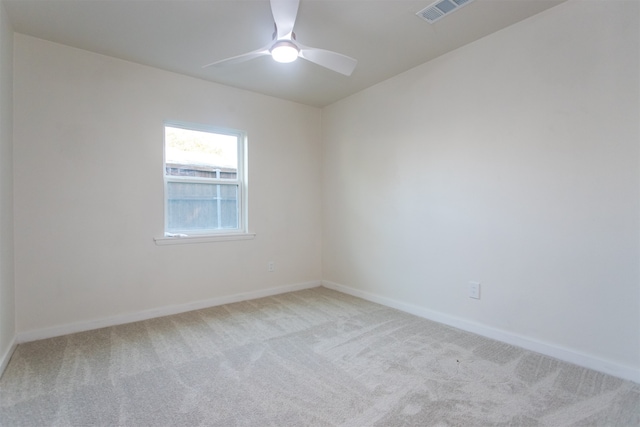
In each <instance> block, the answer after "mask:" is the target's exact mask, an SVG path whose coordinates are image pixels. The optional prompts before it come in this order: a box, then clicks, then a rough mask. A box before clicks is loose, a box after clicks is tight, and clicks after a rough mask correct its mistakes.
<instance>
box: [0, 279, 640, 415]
mask: <svg viewBox="0 0 640 427" xmlns="http://www.w3.org/2000/svg"><path fill="white" fill-rule="evenodd" d="M0 411H1V412H0V424H1V425H3V426H14V425H16V426H18V425H24V426H47V425H51V426H67V425H73V426H92V425H105V426H116V425H123V426H165V425H174V426H208V425H213V426H225V427H227V426H355V427H360V426H489V425H504V426H506V425H512V426H537V425H540V426H590V425H592V426H608V425H616V426H638V425H640V385H638V384H635V383H632V382H628V381H623V380H620V379H617V378H614V377H611V376H608V375H604V374H601V373H598V372H594V371H591V370H588V369H584V368H580V367H577V366H573V365H570V364H567V363H563V362H560V361H558V360H555V359H552V358H549V357H546V356H542V355H540V354H536V353H532V352H529V351H525V350H522V349H519V348H516V347H513V346H510V345H506V344H503V343H499V342H496V341H492V340H489V339H485V338H482V337H479V336H476V335H473V334H469V333H466V332H461V331H458V330H456V329H453V328H450V327H447V326H442V325H439V324H437V323H433V322H430V321H427V320H424V319H421V318H418V317H415V316H411V315H408V314H405V313H402V312H399V311H396V310H392V309H389V308H385V307H382V306H380V305H376V304H372V303H369V302H367V301H363V300H360V299H358V298H353V297H351V296H348V295H344V294H341V293H338V292H335V291H331V290H328V289H325V288H316V289H311V290H305V291H300V292H293V293H288V294H283V295H278V296H274V297H269V298H263V299H259V300H253V301H247V302H242V303H236V304H229V305H225V306H220V307H214V308H209V309H204V310H198V311H193V312H189V313H184V314H180V315H175V316H169V317H163V318H159V319H154V320H148V321H144V322H137V323H132V324H128V325H123V326H115V327H109V328H104V329H99V330H96V331H91V332H83V333H78V334H73V335H68V336H64V337H59V338H52V339H47V340H42V341H37V342H32V343H28V344H22V345H20V346H18V349H17V350H16V352H15V354H14V356H13V358H12V360H11V362H10V363H9V366H8V367H7V370H6V372H5V374H4V376H3V377H2V379H1V380H0Z"/></svg>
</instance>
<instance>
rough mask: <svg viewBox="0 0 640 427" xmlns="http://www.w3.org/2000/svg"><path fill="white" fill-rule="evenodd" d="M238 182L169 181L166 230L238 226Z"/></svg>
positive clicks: (196, 229)
mask: <svg viewBox="0 0 640 427" xmlns="http://www.w3.org/2000/svg"><path fill="white" fill-rule="evenodd" d="M238 212H239V206H238V186H237V185H235V184H203V183H191V182H167V214H168V224H167V231H168V232H170V233H177V232H181V231H207V230H221V229H237V228H238Z"/></svg>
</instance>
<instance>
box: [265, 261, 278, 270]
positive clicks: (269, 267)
mask: <svg viewBox="0 0 640 427" xmlns="http://www.w3.org/2000/svg"><path fill="white" fill-rule="evenodd" d="M267 270H268V271H269V272H270V273H273V272H274V271H276V263H275V262H273V261H269V263H268V264H267Z"/></svg>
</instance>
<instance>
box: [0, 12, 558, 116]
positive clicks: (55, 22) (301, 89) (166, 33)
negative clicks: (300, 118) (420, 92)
mask: <svg viewBox="0 0 640 427" xmlns="http://www.w3.org/2000/svg"><path fill="white" fill-rule="evenodd" d="M2 1H3V3H4V4H5V6H6V10H7V13H8V15H9V18H10V20H11V23H12V25H13V28H14V30H15V31H17V32H19V33H23V34H28V35H31V36H35V37H39V38H42V39H46V40H50V41H54V42H58V43H62V44H65V45H69V46H73V47H77V48H81V49H86V50H89V51H93V52H97V53H101V54H105V55H110V56H114V57H117V58H122V59H125V60H129V61H133V62H137V63H140V64H145V65H150V66H153V67H157V68H161V69H165V70H169V71H174V72H177V73H181V74H186V75H189V76H193V77H197V78H202V79H206V80H210V81H213V82H218V83H223V84H226V85H230V86H234V87H238V88H243V89H248V90H252V91H255V92H260V93H263V94H267V95H272V96H276V97H279V98H283V99H288V100H292V101H296V102H300V103H303V104H308V105H312V106H317V107H322V106H325V105H329V104H331V103H333V102H335V101H337V100H339V99H342V98H344V97H346V96H349V95H351V94H353V93H356V92H358V91H360V90H362V89H364V88H366V87H369V86H371V85H374V84H376V83H378V82H380V81H382V80H385V79H387V78H389V77H392V76H394V75H397V74H399V73H402V72H404V71H406V70H408V69H410V68H413V67H415V66H417V65H419V64H422V63H424V62H427V61H429V60H431V59H433V58H435V57H437V56H439V55H442V54H443V53H445V52H448V51H451V50H453V49H456V48H458V47H460V46H463V45H465V44H467V43H470V42H472V41H474V40H477V39H479V38H481V37H483V36H486V35H488V34H491V33H493V32H495V31H498V30H500V29H502V28H505V27H507V26H509V25H512V24H514V23H516V22H518V21H521V20H523V19H525V18H527V17H529V16H532V15H535V14H537V13H539V12H541V11H543V10H545V9H548V8H550V7H553V6H555V5H557V4H559V3H562V2H563V1H565V0H475V1H474V2H472V3H470V4H468V5H466V6H464V7H462V8H460V9H459V10H457V11H456V12H454V13H452V14H450V15H448V16H445V17H444V18H443V19H441V20H439V21H437V22H436V23H435V24H429V23H427V22H426V21H424V20H422V19H420V18H418V17H417V16H416V15H415V14H416V12H418V11H420V10H421V9H423V8H425V7H426V6H429V5H430V4H432V3H433V0H301V3H300V8H299V11H298V19H297V21H296V26H295V28H294V31H295V32H296V35H297V39H298V41H299V42H301V43H302V44H304V45H307V46H313V47H318V48H322V49H327V50H332V51H336V52H340V53H343V54H345V55H348V56H351V57H353V58H356V59H357V60H358V65H357V67H356V69H355V71H354V72H353V74H352V75H351V76H350V77H346V76H343V75H341V74H338V73H335V72H332V71H329V70H326V69H324V68H322V67H319V66H317V65H314V64H311V63H309V62H307V61H304V60H298V61H296V62H293V63H290V64H279V63H276V62H274V61H273V60H272V59H271V58H270V57H268V56H264V57H261V58H258V59H255V60H252V61H249V62H245V63H241V64H236V65H233V66H227V67H223V68H221V67H209V68H206V69H203V68H202V66H203V65H205V64H208V63H211V62H214V61H216V60H218V59H224V58H226V57H230V56H235V55H239V54H242V53H245V52H249V51H252V50H255V49H258V48H261V47H263V46H265V45H267V44H268V43H269V42H270V41H271V36H272V33H273V18H272V16H271V9H270V5H269V1H268V0H255V1H251V0H2Z"/></svg>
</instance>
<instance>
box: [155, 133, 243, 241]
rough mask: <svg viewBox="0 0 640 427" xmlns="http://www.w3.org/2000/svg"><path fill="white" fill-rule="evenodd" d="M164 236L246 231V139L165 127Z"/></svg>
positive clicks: (238, 136)
mask: <svg viewBox="0 0 640 427" xmlns="http://www.w3.org/2000/svg"><path fill="white" fill-rule="evenodd" d="M164 130H165V133H164V194H165V228H164V229H165V236H166V237H187V236H194V235H197V236H202V235H215V234H230V233H246V231H247V228H246V224H247V218H246V210H245V209H246V199H245V197H246V190H247V189H246V180H245V179H244V172H245V164H244V162H245V160H244V159H245V156H244V148H245V140H246V138H245V135H244V133H243V132H240V131H235V130H229V129H214V128H210V127H207V126H199V125H183V124H176V123H171V124H166V125H165V127H164Z"/></svg>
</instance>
